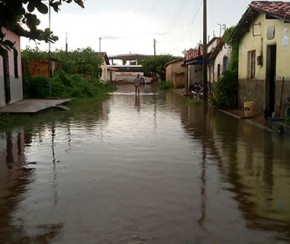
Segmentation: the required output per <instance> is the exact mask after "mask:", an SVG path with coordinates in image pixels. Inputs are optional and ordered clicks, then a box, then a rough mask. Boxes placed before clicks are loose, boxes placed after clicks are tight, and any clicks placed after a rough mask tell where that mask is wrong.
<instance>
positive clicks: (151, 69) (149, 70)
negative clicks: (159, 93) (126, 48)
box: [141, 54, 176, 81]
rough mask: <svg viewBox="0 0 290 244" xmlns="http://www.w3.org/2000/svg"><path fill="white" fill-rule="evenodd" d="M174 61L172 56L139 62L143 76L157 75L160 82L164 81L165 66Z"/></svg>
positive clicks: (156, 57) (155, 57)
mask: <svg viewBox="0 0 290 244" xmlns="http://www.w3.org/2000/svg"><path fill="white" fill-rule="evenodd" d="M174 59H176V58H175V57H174V56H172V55H169V54H167V55H158V56H154V57H151V58H146V59H145V60H143V61H142V62H141V64H142V66H143V69H144V73H145V75H155V74H158V75H159V76H160V78H161V80H163V81H164V80H165V64H166V63H168V62H170V61H172V60H174Z"/></svg>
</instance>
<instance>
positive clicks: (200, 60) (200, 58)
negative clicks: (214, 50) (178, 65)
mask: <svg viewBox="0 0 290 244" xmlns="http://www.w3.org/2000/svg"><path fill="white" fill-rule="evenodd" d="M210 55H211V53H208V54H207V57H206V61H207V62H206V63H207V64H209V63H210V60H209V57H210ZM184 64H185V65H202V64H203V55H200V56H197V57H195V58H192V59H188V60H186V61H184Z"/></svg>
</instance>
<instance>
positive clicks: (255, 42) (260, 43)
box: [238, 14, 290, 114]
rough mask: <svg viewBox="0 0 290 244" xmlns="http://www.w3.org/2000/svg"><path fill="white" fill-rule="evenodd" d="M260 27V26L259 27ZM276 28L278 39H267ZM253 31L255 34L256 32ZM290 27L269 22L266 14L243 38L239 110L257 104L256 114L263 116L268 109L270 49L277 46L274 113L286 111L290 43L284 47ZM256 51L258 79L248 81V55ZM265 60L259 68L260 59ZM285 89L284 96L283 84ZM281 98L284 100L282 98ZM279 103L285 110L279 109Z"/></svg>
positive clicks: (261, 16) (240, 49)
mask: <svg viewBox="0 0 290 244" xmlns="http://www.w3.org/2000/svg"><path fill="white" fill-rule="evenodd" d="M259 23H260V25H259ZM270 26H275V37H274V38H273V39H271V40H269V39H268V38H267V31H268V27H270ZM253 30H254V32H253ZM289 32H290V24H287V23H284V21H282V20H277V19H266V15H265V14H260V15H259V17H258V18H257V19H256V20H255V21H254V22H253V24H252V25H251V27H250V28H249V31H248V32H247V33H246V34H245V35H244V36H243V38H242V39H241V41H240V46H239V98H238V99H239V106H240V107H242V106H243V103H244V102H245V101H254V102H255V110H256V111H255V112H256V113H263V111H264V110H267V108H266V106H267V104H266V77H267V76H266V75H267V47H268V46H269V45H276V46H277V54H276V57H277V60H276V81H275V113H276V114H277V112H279V111H281V113H283V111H284V110H285V108H286V106H287V100H286V98H287V97H289V96H290V69H289V63H288V62H287V61H286V60H289V57H290V42H289V43H287V42H286V43H285V45H284V44H283V42H282V41H283V34H284V36H285V37H286V38H288V40H289ZM251 50H255V51H256V65H255V78H254V79H248V51H251ZM260 55H261V57H262V61H263V64H262V65H259V64H257V57H258V56H260ZM283 77H284V81H285V82H284V88H283V92H282V80H283ZM281 95H282V96H281ZM280 102H282V106H281V109H280Z"/></svg>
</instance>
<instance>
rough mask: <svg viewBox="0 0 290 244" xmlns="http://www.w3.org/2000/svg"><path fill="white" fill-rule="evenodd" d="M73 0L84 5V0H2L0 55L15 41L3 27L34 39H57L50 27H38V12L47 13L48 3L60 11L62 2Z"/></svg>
mask: <svg viewBox="0 0 290 244" xmlns="http://www.w3.org/2000/svg"><path fill="white" fill-rule="evenodd" d="M72 1H74V2H75V3H77V4H78V5H80V6H81V7H84V5H83V1H82V0H48V1H47V0H0V55H1V56H3V55H4V54H5V53H6V50H10V49H13V48H14V43H13V42H11V41H10V40H7V39H6V38H5V33H4V30H3V28H6V29H9V30H11V31H13V32H15V33H16V34H18V35H20V36H25V37H28V38H30V39H32V40H43V41H46V42H49V41H50V42H54V41H56V40H57V37H56V36H54V35H53V33H52V32H51V31H50V29H49V28H46V29H44V30H41V29H39V28H38V26H39V24H40V20H39V18H38V17H37V14H47V13H48V11H49V7H48V5H49V6H50V7H51V8H52V9H53V10H54V11H55V12H58V11H59V7H60V6H61V5H62V3H64V2H65V3H71V2H72ZM46 2H48V4H47V3H46Z"/></svg>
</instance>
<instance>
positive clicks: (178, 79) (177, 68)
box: [166, 60, 187, 88]
mask: <svg viewBox="0 0 290 244" xmlns="http://www.w3.org/2000/svg"><path fill="white" fill-rule="evenodd" d="M183 63H184V61H183V60H182V61H178V62H175V63H171V64H169V65H167V66H166V80H167V81H171V82H172V83H173V86H174V88H184V87H185V82H186V81H187V68H186V67H184V66H182V64H183Z"/></svg>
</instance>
